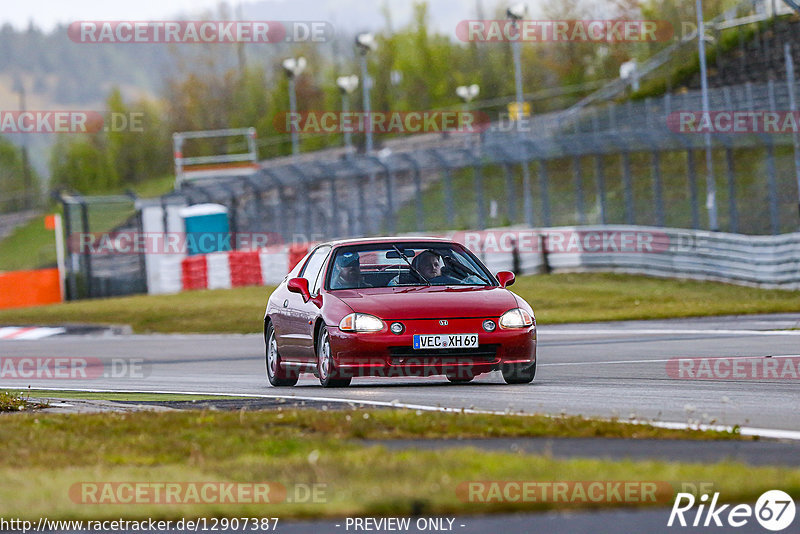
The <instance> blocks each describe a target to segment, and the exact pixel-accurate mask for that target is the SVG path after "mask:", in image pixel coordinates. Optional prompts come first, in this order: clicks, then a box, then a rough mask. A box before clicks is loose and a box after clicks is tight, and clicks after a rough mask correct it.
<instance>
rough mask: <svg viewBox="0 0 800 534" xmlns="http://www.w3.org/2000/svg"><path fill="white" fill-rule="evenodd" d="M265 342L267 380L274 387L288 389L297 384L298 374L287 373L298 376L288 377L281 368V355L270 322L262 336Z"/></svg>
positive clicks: (294, 372) (273, 328)
mask: <svg viewBox="0 0 800 534" xmlns="http://www.w3.org/2000/svg"><path fill="white" fill-rule="evenodd" d="M264 339H265V340H266V345H267V346H266V354H265V362H266V365H267V380H269V383H270V384H272V385H273V386H275V387H289V386H293V385H295V384H297V379H298V378H299V373H298V372H296V371H289V372H290V373H293V374H296V375H298V376H290V375H289V374H287V372H286V370H285V369H282V368H281V355H280V354H279V353H278V343H277V341H276V340H275V327H274V326H272V322H270V323H269V326H267V331H266V333H265V335H264Z"/></svg>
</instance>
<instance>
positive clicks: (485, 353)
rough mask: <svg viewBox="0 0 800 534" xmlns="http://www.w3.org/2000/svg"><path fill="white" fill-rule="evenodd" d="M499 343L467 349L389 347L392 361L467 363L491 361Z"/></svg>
mask: <svg viewBox="0 0 800 534" xmlns="http://www.w3.org/2000/svg"><path fill="white" fill-rule="evenodd" d="M498 346H499V345H479V346H478V347H476V348H469V349H417V350H415V349H414V348H413V347H389V354H390V356H391V358H392V363H394V364H398V363H404V361H405V360H411V361H412V362H425V363H429V362H430V363H433V362H442V363H459V362H462V363H468V362H493V361H494V360H496V359H497V348H498Z"/></svg>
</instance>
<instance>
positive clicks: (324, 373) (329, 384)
mask: <svg viewBox="0 0 800 534" xmlns="http://www.w3.org/2000/svg"><path fill="white" fill-rule="evenodd" d="M317 374H318V375H319V383H320V384H322V387H324V388H344V387H347V386H349V385H350V377H347V378H344V377H342V375H341V371H340V370H339V369H337V368H336V363H335V362H334V361H333V355H332V354H331V338H330V336H329V335H328V329H327V328H326V327H324V326H323V327H322V328H320V330H319V342H318V343H317Z"/></svg>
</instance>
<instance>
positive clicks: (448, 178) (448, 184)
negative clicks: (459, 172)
mask: <svg viewBox="0 0 800 534" xmlns="http://www.w3.org/2000/svg"><path fill="white" fill-rule="evenodd" d="M430 153H431V154H432V155H433V157H434V158H436V160H437V161H438V162H439V165H441V168H442V171H443V173H444V207H445V215H446V217H447V228H448V229H449V230H452V229H453V226H454V225H455V220H456V215H455V207H454V206H453V177H452V175H451V174H450V164H449V163H447V160H446V159H444V157H443V156H442V155H441V154H439V152H438V151H437V150H436V149H435V148H432V149H431V151H430Z"/></svg>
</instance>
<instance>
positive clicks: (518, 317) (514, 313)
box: [500, 308, 533, 328]
mask: <svg viewBox="0 0 800 534" xmlns="http://www.w3.org/2000/svg"><path fill="white" fill-rule="evenodd" d="M532 324H533V317H531V314H530V313H528V312H526V311H525V310H523V309H522V308H514V309H513V310H508V311H507V312H505V313H504V314H503V315H502V316H501V317H500V328H527V327H529V326H531V325H532Z"/></svg>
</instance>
